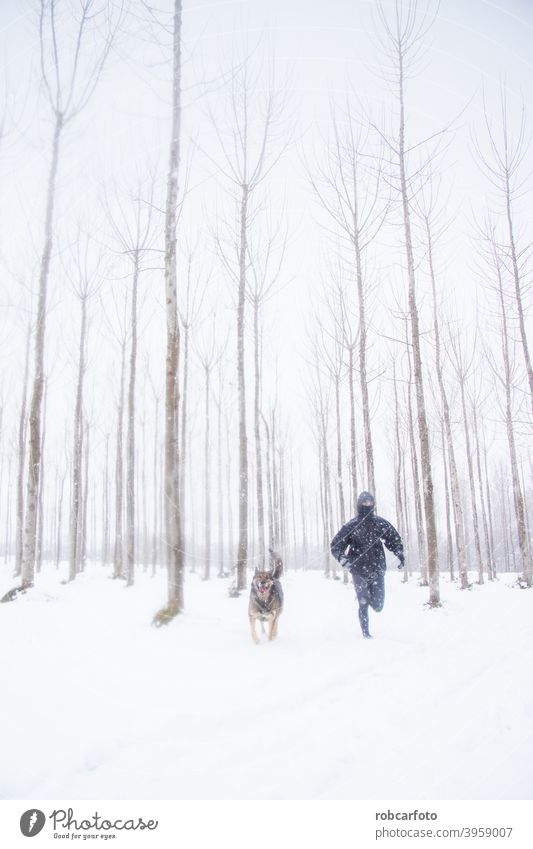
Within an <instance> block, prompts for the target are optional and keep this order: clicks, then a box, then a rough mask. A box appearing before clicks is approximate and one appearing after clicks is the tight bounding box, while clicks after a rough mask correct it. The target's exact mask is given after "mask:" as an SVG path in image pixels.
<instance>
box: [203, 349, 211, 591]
mask: <svg viewBox="0 0 533 849" xmlns="http://www.w3.org/2000/svg"><path fill="white" fill-rule="evenodd" d="M204 374H205V443H204V465H205V492H204V498H205V534H204V540H205V562H204V580H205V581H208V580H209V578H210V577H211V445H210V441H209V440H210V425H211V422H210V404H209V400H210V398H209V396H210V392H211V369H210V367H209V366H208V365H206V366H204Z"/></svg>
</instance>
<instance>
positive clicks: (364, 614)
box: [352, 575, 370, 637]
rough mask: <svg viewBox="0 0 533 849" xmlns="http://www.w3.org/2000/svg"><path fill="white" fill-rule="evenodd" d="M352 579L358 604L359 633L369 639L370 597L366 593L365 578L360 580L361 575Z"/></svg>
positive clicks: (366, 584) (366, 583) (353, 576)
mask: <svg viewBox="0 0 533 849" xmlns="http://www.w3.org/2000/svg"><path fill="white" fill-rule="evenodd" d="M352 578H353V585H354V587H355V593H356V595H357V601H358V602H359V624H360V625H361V631H362V632H363V637H369V636H370V634H369V632H368V605H369V602H370V595H369V592H368V581H367V579H366V578H362V577H361V575H352Z"/></svg>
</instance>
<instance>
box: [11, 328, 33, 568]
mask: <svg viewBox="0 0 533 849" xmlns="http://www.w3.org/2000/svg"><path fill="white" fill-rule="evenodd" d="M30 339H31V321H29V322H28V330H27V332H26V353H25V356H24V377H23V381H22V400H21V403H20V416H19V427H18V472H17V530H16V541H15V575H20V574H21V570H22V542H23V528H24V464H25V462H26V431H27V420H26V405H27V398H28V367H29V359H30Z"/></svg>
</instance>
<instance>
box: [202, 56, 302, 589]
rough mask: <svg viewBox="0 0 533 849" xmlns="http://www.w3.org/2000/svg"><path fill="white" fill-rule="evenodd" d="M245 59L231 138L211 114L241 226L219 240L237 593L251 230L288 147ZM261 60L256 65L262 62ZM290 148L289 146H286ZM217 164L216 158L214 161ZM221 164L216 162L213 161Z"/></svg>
mask: <svg viewBox="0 0 533 849" xmlns="http://www.w3.org/2000/svg"><path fill="white" fill-rule="evenodd" d="M253 58H254V57H246V58H245V59H244V60H243V61H242V62H241V63H239V64H238V65H237V67H235V68H234V69H233V73H232V76H231V81H230V91H229V103H228V112H229V115H230V121H231V127H230V133H229V138H227V137H226V136H225V135H224V133H223V130H222V124H221V122H220V121H219V120H218V119H217V117H216V116H215V115H214V114H213V113H211V115H210V117H211V123H212V126H213V129H214V131H215V135H216V139H217V143H218V148H219V150H220V159H221V161H220V162H217V166H218V167H219V168H220V170H221V172H222V174H223V175H224V177H225V178H226V180H227V181H228V183H229V184H230V185H231V187H232V200H233V203H234V207H235V211H236V216H235V218H236V226H235V227H232V226H231V225H229V227H228V229H229V231H230V233H231V232H232V235H231V236H230V238H229V240H228V241H229V243H228V242H225V241H224V240H223V238H222V237H221V236H220V234H218V235H217V245H218V249H219V254H220V257H221V260H222V263H223V265H224V268H225V269H226V271H227V272H228V274H229V276H230V279H231V280H232V281H233V282H234V284H235V287H236V291H237V328H236V329H237V387H238V410H239V483H238V496H239V542H238V551H237V564H236V576H237V587H236V589H237V591H240V590H242V589H244V588H245V586H246V565H247V558H248V487H249V484H248V436H247V424H246V383H245V350H244V339H245V304H246V290H247V281H248V274H249V269H250V247H249V240H250V230H251V226H252V222H253V221H254V220H255V223H256V225H257V218H258V215H259V211H260V204H259V202H258V201H257V200H256V195H257V193H258V190H259V187H260V186H261V184H262V183H263V182H264V181H265V179H266V178H267V177H268V175H269V174H270V173H271V172H272V170H273V168H274V167H275V165H276V164H277V162H278V161H279V159H280V158H281V156H282V154H283V151H284V146H281V147H280V146H279V145H278V144H277V143H276V136H277V133H278V128H279V124H280V121H281V118H282V115H283V109H284V95H283V88H282V87H277V86H276V82H275V78H274V72H273V70H272V71H271V72H270V74H268V75H267V82H266V85H265V83H264V80H261V79H260V76H259V71H258V70H256V69H255V66H254V65H253V62H252V59H253ZM257 58H258V57H257V56H256V57H255V59H256V60H257ZM285 146H286V145H285ZM211 158H212V159H213V157H211ZM214 159H216V157H215V158H214Z"/></svg>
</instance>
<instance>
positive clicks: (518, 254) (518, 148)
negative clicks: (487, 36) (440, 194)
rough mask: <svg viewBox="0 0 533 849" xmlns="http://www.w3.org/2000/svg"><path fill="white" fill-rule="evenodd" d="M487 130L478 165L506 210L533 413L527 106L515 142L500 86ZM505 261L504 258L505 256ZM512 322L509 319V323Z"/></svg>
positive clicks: (508, 250) (507, 256) (507, 253)
mask: <svg viewBox="0 0 533 849" xmlns="http://www.w3.org/2000/svg"><path fill="white" fill-rule="evenodd" d="M483 105H484V118H485V129H486V135H487V139H488V148H489V152H488V154H486V155H485V154H484V153H483V152H482V150H481V145H480V143H479V142H478V141H476V148H477V152H478V163H480V165H481V168H482V170H483V171H484V173H485V174H486V176H487V177H488V179H489V180H490V182H491V183H492V185H493V186H494V188H495V189H496V191H497V192H498V195H499V198H500V199H501V200H502V201H503V204H504V209H505V223H506V229H507V236H506V239H505V262H506V263H507V261H508V262H510V266H511V269H510V270H511V276H512V280H513V284H514V296H515V306H516V312H517V317H518V328H519V335H520V343H521V347H522V353H523V356H524V363H525V368H526V374H527V380H528V384H529V394H530V404H531V410H532V412H533V367H532V365H531V354H530V351H529V344H528V339H527V333H526V322H525V315H524V296H525V294H526V288H527V285H528V282H527V281H528V278H527V267H526V262H527V261H528V259H529V249H530V245H527V246H526V247H525V248H523V249H522V250H521V249H520V248H519V246H518V244H517V236H516V221H515V218H516V203H517V200H518V199H519V198H520V196H521V195H522V194H523V193H524V190H525V188H526V181H527V179H528V176H529V174H528V175H527V176H524V175H523V174H522V172H523V167H524V160H525V159H526V156H527V154H528V152H529V149H530V145H531V134H530V133H528V132H527V127H526V114H525V106H524V103H522V110H521V115H520V119H519V121H518V130H517V134H516V138H513V136H512V132H511V128H510V119H509V114H508V106H507V94H506V92H505V89H504V86H503V84H501V85H500V109H499V116H498V119H497V120H492V119H491V118H490V115H489V112H488V109H487V105H486V102H485V98H483ZM502 261H503V256H502ZM506 320H507V321H509V317H507V319H506Z"/></svg>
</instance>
